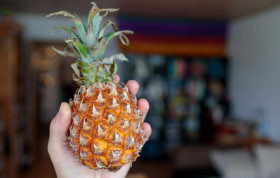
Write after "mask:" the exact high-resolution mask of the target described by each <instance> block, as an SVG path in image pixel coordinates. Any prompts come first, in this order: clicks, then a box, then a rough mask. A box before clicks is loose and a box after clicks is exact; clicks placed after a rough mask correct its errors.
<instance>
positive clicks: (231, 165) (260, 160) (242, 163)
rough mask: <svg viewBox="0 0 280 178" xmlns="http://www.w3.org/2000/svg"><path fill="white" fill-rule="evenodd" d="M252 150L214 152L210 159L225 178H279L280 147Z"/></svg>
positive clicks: (257, 147) (263, 147)
mask: <svg viewBox="0 0 280 178" xmlns="http://www.w3.org/2000/svg"><path fill="white" fill-rule="evenodd" d="M252 150H253V151H252V152H251V151H250V150H249V149H245V148H242V149H234V150H214V151H212V152H211V154H210V158H211V161H212V163H213V165H214V167H215V168H216V169H217V171H218V172H219V173H220V174H221V175H222V177H223V178H237V177H238V178H279V177H280V147H279V146H273V145H257V146H254V147H253V149H252Z"/></svg>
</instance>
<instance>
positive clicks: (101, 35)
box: [98, 20, 118, 38]
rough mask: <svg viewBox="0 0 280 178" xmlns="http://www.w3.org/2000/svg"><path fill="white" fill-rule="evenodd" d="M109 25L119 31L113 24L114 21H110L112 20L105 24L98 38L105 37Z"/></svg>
mask: <svg viewBox="0 0 280 178" xmlns="http://www.w3.org/2000/svg"><path fill="white" fill-rule="evenodd" d="M109 25H112V26H113V28H114V30H115V31H117V30H118V29H116V25H115V23H114V22H112V21H110V20H108V21H107V22H106V23H105V24H104V26H103V28H102V29H101V30H100V33H99V35H98V38H101V37H103V35H104V32H105V30H106V28H107V27H108V26H109Z"/></svg>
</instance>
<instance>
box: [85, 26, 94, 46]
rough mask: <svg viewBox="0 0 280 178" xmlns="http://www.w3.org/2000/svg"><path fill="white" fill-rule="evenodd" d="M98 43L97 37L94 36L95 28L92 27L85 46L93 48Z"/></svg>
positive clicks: (89, 29)
mask: <svg viewBox="0 0 280 178" xmlns="http://www.w3.org/2000/svg"><path fill="white" fill-rule="evenodd" d="M95 43H96V36H95V35H94V30H93V27H92V26H90V27H89V28H88V31H87V35H86V40H85V45H86V46H87V47H92V46H93V45H94V44H95Z"/></svg>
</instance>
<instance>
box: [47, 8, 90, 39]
mask: <svg viewBox="0 0 280 178" xmlns="http://www.w3.org/2000/svg"><path fill="white" fill-rule="evenodd" d="M55 15H63V16H66V17H71V18H72V20H73V22H74V23H75V25H76V28H77V31H78V33H79V35H80V38H81V40H83V41H84V40H85V38H86V28H85V26H84V24H83V22H82V21H81V19H80V18H79V17H78V16H74V15H72V14H71V13H69V12H67V11H58V12H55V13H51V14H49V15H47V18H49V17H51V16H55Z"/></svg>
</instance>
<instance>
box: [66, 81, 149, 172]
mask: <svg viewBox="0 0 280 178" xmlns="http://www.w3.org/2000/svg"><path fill="white" fill-rule="evenodd" d="M69 104H70V106H71V110H72V123H71V126H70V128H69V137H68V139H69V143H70V146H71V148H72V150H73V151H74V153H75V154H76V157H77V158H78V159H79V160H80V162H81V163H83V164H84V165H85V166H87V167H89V168H93V169H110V170H118V169H119V168H120V167H121V166H123V165H125V164H128V163H132V162H133V161H135V160H136V158H137V157H138V156H139V152H140V150H141V148H142V146H143V144H144V130H143V128H142V123H143V121H142V119H141V116H140V110H139V108H138V107H137V99H136V97H134V96H132V95H131V94H130V92H129V91H128V88H127V87H126V86H124V87H121V86H120V85H119V84H117V83H115V82H105V83H104V82H103V83H101V82H97V83H95V84H93V85H90V86H85V85H82V86H81V87H80V88H79V89H78V90H77V92H76V94H75V96H74V99H73V100H70V102H69Z"/></svg>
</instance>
